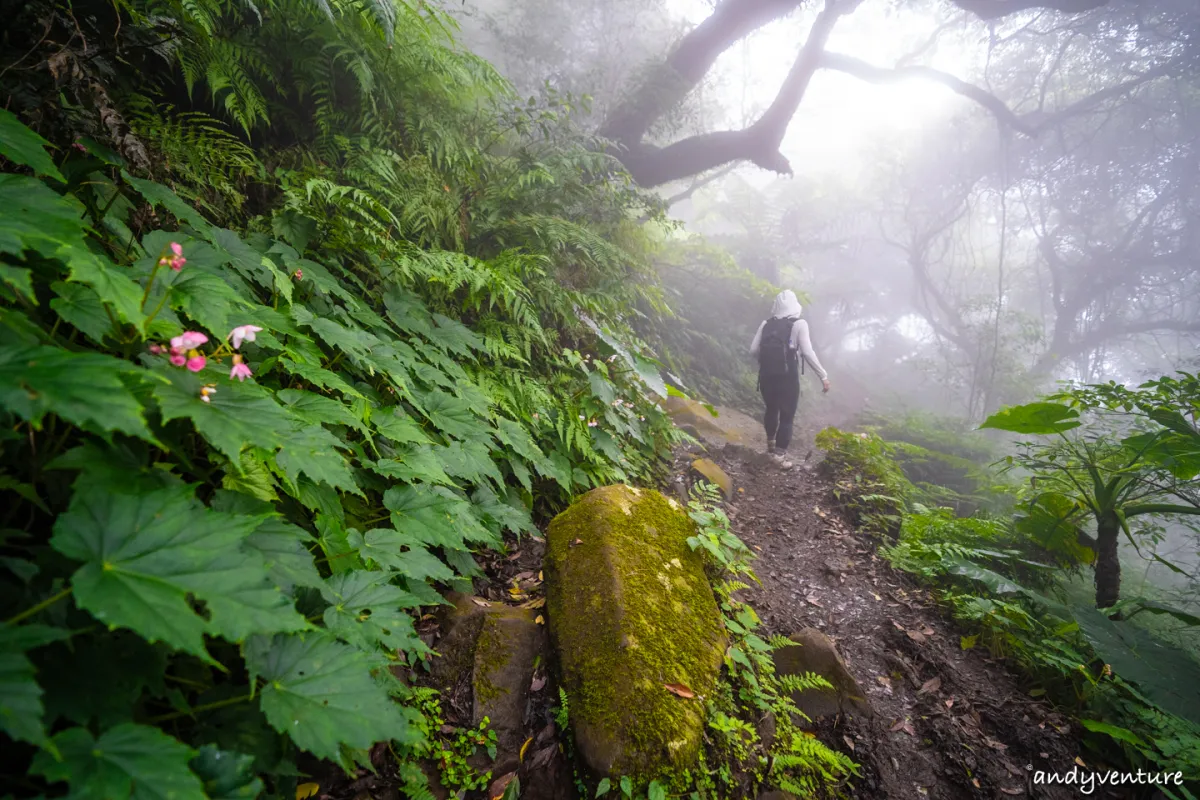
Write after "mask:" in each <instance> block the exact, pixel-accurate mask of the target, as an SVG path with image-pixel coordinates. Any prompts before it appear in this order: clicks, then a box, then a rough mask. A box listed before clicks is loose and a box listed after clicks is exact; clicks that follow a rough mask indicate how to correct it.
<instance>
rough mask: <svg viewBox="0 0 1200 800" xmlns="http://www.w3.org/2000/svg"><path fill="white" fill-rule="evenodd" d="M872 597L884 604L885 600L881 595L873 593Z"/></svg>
mask: <svg viewBox="0 0 1200 800" xmlns="http://www.w3.org/2000/svg"><path fill="white" fill-rule="evenodd" d="M871 597H874V598H875V599H876V600H878V601H880V602H883V598H882V597H880V596H879V595H877V594H875V593H874V592H871Z"/></svg>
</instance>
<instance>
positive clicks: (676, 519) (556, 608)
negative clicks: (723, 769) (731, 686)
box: [546, 485, 726, 778]
mask: <svg viewBox="0 0 1200 800" xmlns="http://www.w3.org/2000/svg"><path fill="white" fill-rule="evenodd" d="M693 533H694V528H693V525H692V522H691V520H690V519H688V517H687V515H686V514H685V513H684V512H683V509H682V507H681V506H680V505H679V504H678V503H676V502H675V501H674V500H669V499H667V498H666V497H664V496H663V495H661V494H659V493H658V492H655V491H649V490H639V489H634V488H631V487H629V486H622V485H617V486H606V487H603V488H600V489H594V490H592V491H591V492H588V493H587V494H586V495H584V496H583V497H582V498H580V499H579V500H578V501H576V502H575V503H574V504H573V505H572V506H571V507H570V508H568V509H567V510H566V511H564V512H563V513H561V514H559V515H558V516H557V517H555V518H554V520H553V521H552V522H551V523H550V528H549V530H548V532H547V537H546V538H547V542H546V608H547V611H548V612H549V613H548V615H549V622H550V634H551V637H552V640H553V642H554V644H555V646H556V648H557V650H558V655H559V662H560V664H561V667H562V684H563V688H564V689H565V690H566V692H567V697H568V703H569V717H570V720H571V726H572V728H573V730H574V733H575V741H576V744H577V745H578V747H579V752H580V755H581V756H582V757H583V760H584V761H585V763H586V764H587V765H588V766H589V767H590V768H591V769H592V770H594V771H595V772H597V773H599V774H602V775H609V776H614V777H615V776H619V775H629V776H631V777H636V778H648V777H654V776H658V775H663V774H665V773H668V772H670V771H672V770H675V769H685V768H688V767H691V766H692V765H693V764H694V762H695V759H696V756H697V754H698V752H699V749H700V743H701V737H702V734H703V731H704V721H705V720H704V707H703V703H702V700H701V699H700V698H702V697H706V696H708V695H710V694H711V693H712V691H713V688H714V687H715V686H716V682H717V677H718V674H719V672H720V669H721V663H722V659H723V656H724V652H725V644H726V642H725V635H724V628H723V625H722V623H721V617H720V612H719V610H718V608H717V604H716V600H715V598H714V597H713V593H712V588H711V587H710V586H709V583H708V580H707V579H706V577H705V575H704V567H703V564H702V562H701V561H700V558H699V556H698V555H697V554H696V553H694V552H693V551H692V550H691V548H689V547H688V545H687V538H688V537H689V536H691V535H692V534H693ZM669 684H670V685H675V686H679V685H682V686H684V687H687V689H690V690H691V693H694V694H695V695H696V697H694V698H687V697H681V696H678V694H675V693H672V692H671V691H669V690H668V689H667V688H666V686H667V685H669ZM684 693H685V694H686V693H687V692H684Z"/></svg>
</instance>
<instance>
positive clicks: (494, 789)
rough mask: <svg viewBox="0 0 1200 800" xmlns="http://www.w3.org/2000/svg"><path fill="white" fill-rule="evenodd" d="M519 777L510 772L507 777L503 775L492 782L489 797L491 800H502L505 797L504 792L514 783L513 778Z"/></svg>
mask: <svg viewBox="0 0 1200 800" xmlns="http://www.w3.org/2000/svg"><path fill="white" fill-rule="evenodd" d="M515 777H517V773H516V772H510V773H508V774H507V775H502V776H500V777H499V778H496V780H494V781H492V785H491V786H489V787H488V792H487V796H488V798H489V800H501V798H503V797H504V790H505V789H507V788H508V785H509V784H510V783H512V782H513V778H515Z"/></svg>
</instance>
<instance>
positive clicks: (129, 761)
mask: <svg viewBox="0 0 1200 800" xmlns="http://www.w3.org/2000/svg"><path fill="white" fill-rule="evenodd" d="M54 745H55V747H56V748H57V749H58V752H59V753H61V754H62V760H61V761H56V760H55V759H54V757H53V756H52V755H51V754H50V753H49V752H47V751H45V750H43V751H41V752H39V753H38V754H37V755H36V756H34V759H33V765H32V766H31V767H30V771H31V772H33V773H34V774H36V775H42V776H45V778H46V779H47V780H48V781H50V782H51V783H57V782H59V781H66V783H67V784H68V785H69V786H70V787H71V793H70V797H71V798H79V800H126V798H132V800H205V795H204V788H203V785H202V784H201V783H200V779H199V778H197V777H196V776H195V774H193V773H192V771H191V770H190V769H188V762H189V761H191V759H192V758H193V757H194V756H195V754H196V753H195V751H194V750H192V749H191V748H190V747H188V746H187V745H185V744H183V743H182V742H179V741H177V740H175V739H172V738H171V737H170V736H168V735H167V734H165V733H163V732H162V731H160V730H159V729H158V728H151V727H148V726H146V725H133V724H125V725H118V726H117V727H115V728H111V729H109V730H107V731H105V732H104V734H103V735H102V736H101V737H100V738H99V739H95V738H93V737H92V734H91V732H89V731H88V730H87V729H86V728H68V729H67V730H65V731H63V732H62V733H59V734H58V735H56V736H55V737H54Z"/></svg>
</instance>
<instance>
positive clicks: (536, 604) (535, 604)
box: [521, 597, 546, 608]
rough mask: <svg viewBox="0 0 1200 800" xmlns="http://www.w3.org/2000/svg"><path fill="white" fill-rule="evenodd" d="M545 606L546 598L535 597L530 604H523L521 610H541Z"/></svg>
mask: <svg viewBox="0 0 1200 800" xmlns="http://www.w3.org/2000/svg"><path fill="white" fill-rule="evenodd" d="M544 605H546V598H544V597H535V598H533V599H532V600H530V601H529V602H528V603H521V608H541V607H542V606H544Z"/></svg>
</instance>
